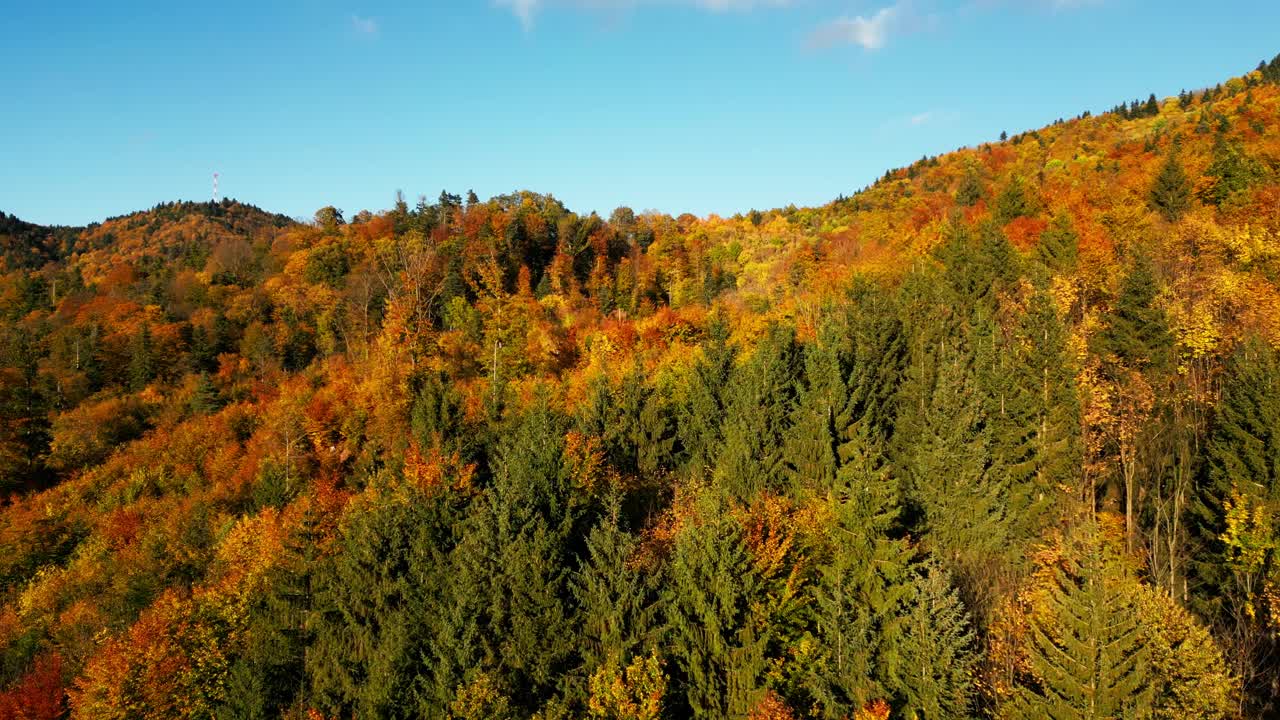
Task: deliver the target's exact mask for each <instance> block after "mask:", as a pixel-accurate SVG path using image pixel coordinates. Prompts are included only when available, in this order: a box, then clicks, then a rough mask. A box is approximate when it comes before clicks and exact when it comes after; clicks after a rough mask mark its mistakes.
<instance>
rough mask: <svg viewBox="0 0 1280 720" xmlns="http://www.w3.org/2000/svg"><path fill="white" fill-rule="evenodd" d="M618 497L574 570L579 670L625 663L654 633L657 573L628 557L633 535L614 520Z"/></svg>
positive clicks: (587, 671)
mask: <svg viewBox="0 0 1280 720" xmlns="http://www.w3.org/2000/svg"><path fill="white" fill-rule="evenodd" d="M620 511H621V508H620V506H619V499H618V498H616V497H615V498H613V499H611V500H610V507H609V508H608V511H607V512H606V514H605V517H604V518H603V519H602V520H601V521H600V523H599V524H598V525H596V527H595V528H594V529H592V531H591V534H590V535H589V536H588V537H587V553H588V555H587V559H586V563H585V565H584V566H583V567H582V569H581V570H579V571H578V572H577V573H576V575H575V576H574V579H573V582H572V588H573V594H574V597H575V598H576V599H577V603H578V607H579V608H580V611H579V621H578V624H579V627H580V628H581V632H580V634H581V638H582V645H581V653H582V660H583V665H582V669H583V675H584V676H586V677H590V676H591V675H592V674H594V673H595V672H596V671H597V670H599V669H600V668H601V667H603V666H605V665H606V664H607V663H614V664H615V665H616V666H617V667H626V666H627V665H628V664H629V663H630V662H631V660H632V658H633V657H635V656H638V655H640V654H643V652H644V651H645V650H646V646H647V645H649V644H650V643H653V642H655V641H656V640H657V639H658V637H657V635H656V631H657V629H658V618H657V610H658V604H657V598H656V596H655V592H656V589H657V587H658V586H659V582H658V581H659V578H660V576H659V575H657V574H654V573H646V572H644V571H642V570H641V569H640V568H638V567H636V566H635V565H634V564H633V563H632V555H633V554H634V552H635V546H636V541H635V538H633V537H632V536H631V535H629V534H628V533H627V532H626V531H625V530H624V529H623V528H622V527H621V526H620V524H619V523H620V517H619V514H620Z"/></svg>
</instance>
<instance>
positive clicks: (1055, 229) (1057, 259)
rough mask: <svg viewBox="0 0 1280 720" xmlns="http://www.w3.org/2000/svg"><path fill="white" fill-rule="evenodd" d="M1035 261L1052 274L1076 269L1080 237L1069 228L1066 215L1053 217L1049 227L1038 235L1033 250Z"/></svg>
mask: <svg viewBox="0 0 1280 720" xmlns="http://www.w3.org/2000/svg"><path fill="white" fill-rule="evenodd" d="M1035 254H1036V259H1037V260H1038V261H1039V262H1040V264H1041V265H1042V266H1043V267H1044V268H1045V269H1047V270H1048V271H1049V272H1050V273H1053V274H1062V273H1070V272H1073V271H1074V270H1075V269H1076V264H1077V262H1078V261H1079V256H1080V237H1079V236H1078V235H1077V234H1076V231H1075V228H1073V227H1072V226H1071V218H1070V216H1069V215H1067V214H1066V213H1059V214H1058V215H1055V216H1054V218H1053V221H1052V222H1050V223H1049V227H1048V228H1047V229H1046V230H1045V231H1044V232H1043V233H1041V235H1040V242H1039V243H1038V244H1037V245H1036V249H1035Z"/></svg>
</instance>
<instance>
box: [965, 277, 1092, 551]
mask: <svg viewBox="0 0 1280 720" xmlns="http://www.w3.org/2000/svg"><path fill="white" fill-rule="evenodd" d="M981 332H982V334H984V335H987V336H988V338H989V342H987V343H985V345H984V347H985V348H988V349H990V350H992V351H994V352H996V353H998V355H999V357H998V358H993V357H990V356H986V357H985V358H984V360H983V362H982V364H983V366H984V367H985V371H986V376H985V378H984V381H983V384H984V386H985V387H986V392H987V406H988V410H987V413H988V417H989V425H990V428H991V440H992V446H991V447H992V462H993V465H994V467H993V472H994V473H996V474H997V476H999V477H1000V478H1001V482H1002V483H1003V484H1004V485H1005V487H1006V489H1007V492H1008V513H1009V516H1010V517H1011V518H1013V519H1015V525H1016V527H1015V529H1014V534H1015V535H1016V536H1017V538H1018V539H1022V540H1025V539H1030V538H1035V537H1038V536H1039V534H1040V531H1041V529H1043V528H1044V527H1045V526H1046V525H1048V524H1050V523H1051V522H1052V519H1053V517H1054V510H1055V508H1054V502H1055V499H1056V497H1057V495H1058V491H1057V490H1056V488H1058V487H1062V486H1070V485H1072V483H1073V480H1074V476H1075V474H1076V473H1077V472H1078V468H1079V464H1080V461H1081V444H1080V404H1079V399H1078V396H1077V394H1076V387H1075V373H1074V370H1073V364H1072V362H1071V361H1070V357H1069V353H1068V350H1067V333H1066V329H1065V328H1064V327H1063V326H1062V323H1061V322H1060V321H1059V319H1058V313H1057V309H1056V308H1055V307H1054V304H1053V298H1052V297H1050V296H1049V295H1048V293H1046V292H1043V291H1041V292H1037V293H1036V294H1035V295H1033V296H1032V298H1031V303H1030V307H1029V308H1028V309H1027V312H1026V314H1024V315H1023V316H1022V318H1021V320H1020V322H1019V324H1018V327H1017V329H1016V333H1015V335H1014V338H1013V342H1012V343H1011V346H1009V347H1006V346H1004V344H1003V343H1002V342H1001V341H1000V340H999V339H998V338H997V337H996V336H995V333H994V328H988V329H987V330H983V331H981ZM1015 552H1016V551H1015Z"/></svg>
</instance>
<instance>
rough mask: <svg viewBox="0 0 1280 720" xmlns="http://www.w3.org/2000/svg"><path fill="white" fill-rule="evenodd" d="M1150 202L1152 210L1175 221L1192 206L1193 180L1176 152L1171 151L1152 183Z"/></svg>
mask: <svg viewBox="0 0 1280 720" xmlns="http://www.w3.org/2000/svg"><path fill="white" fill-rule="evenodd" d="M1148 203H1149V204H1150V206H1151V209H1152V210H1155V211H1156V212H1157V213H1159V214H1160V215H1161V217H1163V218H1164V219H1165V220H1168V221H1169V222H1175V221H1176V220H1177V219H1178V218H1180V217H1182V214H1183V213H1185V212H1186V211H1187V210H1188V209H1189V208H1190V207H1191V182H1190V181H1189V180H1188V179H1187V173H1186V171H1185V170H1183V169H1182V163H1181V162H1179V161H1178V156H1177V153H1176V152H1174V151H1170V152H1169V154H1168V157H1167V158H1166V159H1165V162H1164V165H1162V166H1161V168H1160V173H1159V174H1158V175H1156V179H1155V181H1154V182H1153V183H1152V184H1151V191H1150V193H1149V195H1148Z"/></svg>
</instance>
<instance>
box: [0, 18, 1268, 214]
mask: <svg viewBox="0 0 1280 720" xmlns="http://www.w3.org/2000/svg"><path fill="white" fill-rule="evenodd" d="M3 13H4V17H5V20H6V22H5V26H6V32H5V41H4V42H3V43H0V88H3V91H2V96H3V97H4V102H3V104H2V105H0V210H5V211H7V212H10V213H15V214H17V215H18V216H20V217H23V218H24V219H28V220H31V221H35V222H42V223H63V224H79V223H85V222H89V221H92V220H96V219H101V218H104V217H107V216H110V215H116V214H121V213H124V212H128V211H131V210H135V209H140V208H146V207H150V206H152V205H154V204H156V203H157V202H161V201H165V200H175V199H198V200H202V199H206V198H208V197H209V194H210V181H211V174H212V173H213V172H214V171H218V172H220V173H221V185H222V190H223V194H224V195H226V196H230V197H235V198H237V199H240V200H243V201H246V202H251V203H254V204H256V205H260V206H262V207H263V208H266V209H269V210H273V211H278V212H284V213H286V214H289V215H294V216H310V215H311V214H312V213H313V212H314V210H315V209H316V208H318V207H320V206H323V205H326V204H334V205H337V206H338V207H340V208H342V209H344V210H345V211H346V212H347V213H348V215H351V214H354V212H355V211H357V210H359V209H363V208H368V209H372V210H378V209H382V208H386V207H388V206H390V205H391V203H392V199H393V196H394V193H395V191H396V190H397V189H402V190H403V191H404V192H405V195H406V196H407V197H408V198H409V199H410V202H412V201H413V199H414V198H415V197H416V196H417V195H419V194H426V195H428V196H429V197H431V198H434V197H436V196H437V195H438V194H439V192H440V190H441V189H442V188H448V189H449V190H451V191H453V192H459V193H465V192H466V191H467V190H468V189H470V188H474V189H475V191H476V192H477V193H478V194H479V195H480V196H481V197H489V196H491V195H494V194H499V193H505V192H510V191H512V190H516V189H531V190H537V191H540V192H549V193H552V194H554V195H555V196H556V197H558V198H560V199H561V200H563V201H564V202H565V203H566V204H567V205H568V206H569V207H570V208H572V209H574V210H578V211H579V212H588V211H591V210H597V211H600V212H601V213H607V212H609V211H610V210H611V209H612V208H614V207H616V206H618V205H629V206H631V207H632V208H634V209H636V210H644V209H650V208H653V209H658V210H662V211H665V212H671V213H673V214H675V213H680V212H686V211H687V212H694V213H698V214H706V213H710V212H717V213H721V214H731V213H734V212H739V211H745V210H748V209H750V208H753V207H756V208H770V207H777V206H782V205H786V204H788V203H796V204H799V205H811V204H817V203H822V202H826V201H828V200H830V199H832V198H834V197H835V196H836V195H838V194H841V193H849V192H851V191H853V190H855V189H857V188H859V187H861V186H863V185H865V184H866V183H868V182H869V181H871V180H873V179H874V178H875V177H877V176H879V175H881V174H883V172H884V170H885V169H887V168H889V167H897V166H901V165H904V164H906V163H909V162H911V161H913V160H915V159H918V158H919V157H920V156H921V155H924V154H934V153H939V152H944V151H947V150H950V149H954V148H956V147H959V146H963V145H970V144H975V143H979V142H982V141H985V140H990V139H994V138H995V137H996V136H997V135H998V134H999V133H1000V131H1001V130H1004V129H1007V130H1009V131H1010V132H1015V131H1018V130H1022V129H1029V128H1034V127H1038V126H1041V125H1044V124H1046V123H1049V122H1052V121H1053V120H1054V119H1056V118H1058V117H1069V116H1073V115H1075V114H1078V113H1079V112H1080V111H1082V110H1085V109H1090V110H1093V111H1098V110H1103V109H1106V108H1108V107H1110V106H1112V105H1114V104H1115V103H1116V102H1118V101H1121V100H1125V99H1132V98H1134V97H1138V96H1142V97H1145V96H1146V94H1147V93H1149V92H1155V93H1157V94H1158V95H1161V96H1165V95H1173V94H1176V93H1177V92H1178V91H1179V90H1180V89H1182V88H1183V87H1187V88H1191V87H1195V86H1203V85H1207V84H1213V83H1215V82H1218V81H1221V80H1223V79H1225V78H1227V77H1229V76H1232V75H1237V74H1240V73H1242V72H1244V71H1247V70H1249V69H1251V68H1252V67H1254V66H1255V65H1256V64H1257V62H1258V61H1259V60H1261V59H1263V58H1264V57H1266V58H1270V57H1272V56H1274V55H1275V54H1276V53H1277V52H1280V34H1277V33H1276V28H1277V27H1280V3H1276V2H1264V1H1260V0H1258V1H1253V2H1230V1H1226V0H1224V1H1223V2H1217V3H1213V4H1211V5H1210V4H1207V3H1204V2H1195V1H1179V0H1166V1H1164V2H1156V1H1146V0H967V1H964V2H958V1H949V0H899V1H898V2H893V1H892V0H882V1H880V2H862V1H859V0H450V1H449V2H443V1H439V2H436V1H424V0H418V1H417V2H412V3H388V2H375V1H373V0H342V1H330V0H312V1H307V2H303V1H296V2H261V1H260V2H255V3H250V2H241V1H240V0H226V1H224V2H215V3H205V4H196V3H173V2H113V3H101V2H61V3H52V2H50V3H37V2H19V3H14V4H12V5H10V6H9V7H8V9H6V10H4V11H3Z"/></svg>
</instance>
